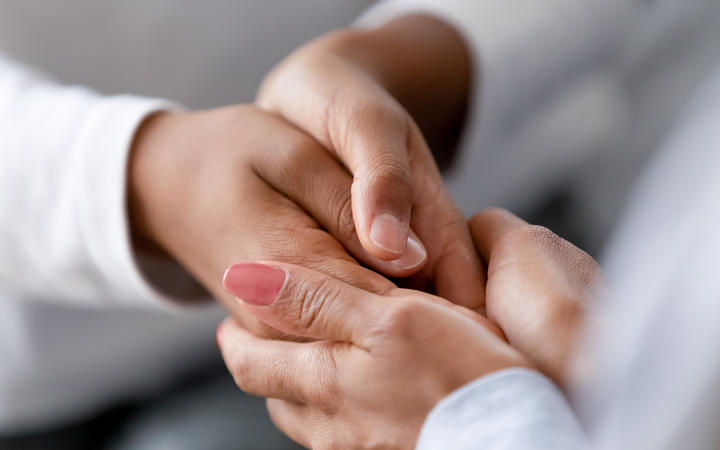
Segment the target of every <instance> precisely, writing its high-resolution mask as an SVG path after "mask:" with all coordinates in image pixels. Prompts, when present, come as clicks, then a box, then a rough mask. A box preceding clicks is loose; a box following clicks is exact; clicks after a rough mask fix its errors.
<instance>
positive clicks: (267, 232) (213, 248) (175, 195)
mask: <svg viewBox="0 0 720 450" xmlns="http://www.w3.org/2000/svg"><path fill="white" fill-rule="evenodd" d="M129 180H130V188H129V189H130V192H129V197H130V198H129V210H130V216H131V220H132V223H133V225H134V229H133V233H134V234H135V236H136V237H137V238H138V240H139V241H140V240H145V241H149V242H150V243H152V244H153V245H154V246H155V247H158V248H160V249H161V250H163V251H164V252H166V253H167V254H169V255H170V256H172V257H173V258H174V259H175V260H177V261H178V262H180V263H181V264H182V265H183V266H184V267H185V268H186V269H187V270H188V271H189V272H190V273H191V274H193V275H194V276H195V278H196V279H198V280H199V281H201V282H202V283H203V284H204V286H205V287H206V288H207V289H208V290H209V291H210V292H211V293H212V294H214V295H215V296H216V297H217V298H219V299H221V300H222V301H223V302H224V303H225V305H226V306H228V307H229V308H230V309H231V310H233V311H234V312H235V313H236V315H237V316H238V317H240V318H241V319H242V318H243V317H245V318H246V319H248V316H245V315H243V314H242V309H241V306H240V305H239V304H238V303H237V302H235V301H234V300H233V299H232V298H231V297H229V296H228V295H227V294H226V293H225V292H224V291H223V289H222V286H221V282H220V280H221V279H222V273H223V271H224V270H225V268H226V267H227V266H228V264H230V263H231V262H235V261H242V260H257V259H263V258H264V259H274V260H279V261H286V262H292V263H295V264H302V265H305V266H307V267H312V268H314V269H317V270H320V271H323V272H325V273H327V274H330V275H332V276H335V277H338V278H340V279H343V280H345V281H348V282H350V283H353V284H356V285H358V286H362V287H363V288H365V289H370V290H374V291H382V290H385V289H387V288H389V287H391V286H392V283H390V282H389V281H387V280H386V279H385V278H384V277H381V276H379V275H377V274H375V273H373V272H371V271H369V270H367V269H365V268H363V267H362V266H360V265H359V264H358V261H359V262H362V263H364V264H366V265H368V266H370V267H372V268H374V269H376V270H378V271H380V272H382V273H385V274H387V275H391V276H396V277H401V276H407V275H410V274H412V273H414V272H417V270H419V269H420V267H422V265H423V264H424V263H425V260H426V254H425V250H424V249H423V248H422V247H421V246H411V247H410V248H409V249H408V251H406V252H405V254H404V256H403V257H402V258H400V259H396V260H393V261H386V260H382V259H379V258H377V257H375V256H372V255H370V254H369V253H368V252H367V251H365V250H364V249H363V247H362V246H361V245H360V242H359V241H358V239H357V235H356V233H355V231H354V227H353V225H352V213H351V210H350V184H351V182H352V178H351V176H350V174H349V173H347V171H346V170H345V169H344V168H343V167H342V165H340V164H339V163H338V162H337V161H336V160H335V159H334V158H333V157H332V156H331V155H330V154H329V153H328V152H327V151H326V150H325V149H324V148H322V146H321V145H320V144H318V143H317V142H316V141H315V140H314V139H312V138H311V137H309V136H307V135H306V134H305V133H303V132H301V131H300V130H298V129H296V128H295V127H294V126H292V125H291V124H289V123H288V122H286V121H285V120H284V119H282V118H280V117H278V116H276V115H274V114H270V113H267V112H263V111H260V110H258V109H257V108H256V107H254V106H233V107H228V108H222V109H216V110H210V111H200V112H191V113H162V114H159V115H157V116H154V117H151V118H150V119H149V120H148V121H147V122H146V123H145V125H144V126H143V127H142V128H141V130H140V131H139V133H138V135H137V138H136V142H135V144H134V148H133V152H132V155H131V159H130V167H129ZM348 252H349V254H348ZM250 319H253V318H252V317H249V320H250ZM246 325H247V326H249V327H251V328H254V329H256V330H257V331H259V328H258V326H259V325H257V324H255V323H254V320H252V321H251V322H246ZM265 331H268V330H265Z"/></svg>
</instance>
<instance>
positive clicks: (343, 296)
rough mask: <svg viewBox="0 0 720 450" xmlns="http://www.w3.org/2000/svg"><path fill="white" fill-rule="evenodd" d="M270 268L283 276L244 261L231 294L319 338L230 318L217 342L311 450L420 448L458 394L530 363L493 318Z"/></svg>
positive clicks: (414, 295)
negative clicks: (269, 331)
mask: <svg viewBox="0 0 720 450" xmlns="http://www.w3.org/2000/svg"><path fill="white" fill-rule="evenodd" d="M268 264H269V265H266V266H265V270H270V271H276V272H279V273H280V274H281V276H279V277H273V276H272V275H270V276H267V277H263V276H261V275H258V272H259V271H260V270H259V269H258V266H260V265H259V264H240V265H235V266H233V267H232V268H231V269H229V271H228V275H226V286H227V287H228V289H230V290H232V291H233V292H234V293H235V294H236V295H238V296H241V297H242V298H243V299H244V300H243V301H242V302H243V303H244V304H245V305H246V307H247V308H248V311H249V312H250V313H252V314H253V315H255V316H256V317H258V318H260V319H261V320H263V321H265V322H266V323H268V324H270V325H271V326H273V327H274V328H277V329H279V330H282V331H284V332H285V333H288V334H293V335H299V336H303V337H306V338H308V339H314V340H318V341H315V342H307V343H290V342H282V341H275V340H265V339H261V338H258V337H256V336H254V335H252V334H251V333H249V332H247V331H246V330H245V329H243V328H242V327H240V326H238V325H236V324H235V323H234V322H233V321H226V322H224V323H223V325H221V327H220V328H219V330H218V342H219V345H220V348H221V350H222V353H223V357H224V358H225V361H226V363H227V365H228V367H229V369H230V371H231V373H232V374H233V376H234V378H235V381H236V382H237V384H238V386H240V387H241V389H243V390H244V391H246V392H248V393H251V394H254V395H259V396H264V397H269V398H270V399H269V400H268V402H267V406H268V409H269V411H270V415H271V417H272V419H273V421H274V422H275V424H276V425H277V426H278V427H279V428H280V429H281V430H283V431H284V432H285V433H287V434H288V435H289V436H290V437H291V438H292V439H294V440H295V441H297V442H299V443H300V444H302V445H305V446H307V447H311V448H318V449H322V448H413V447H414V445H415V441H416V439H417V435H418V433H419V431H420V428H421V426H422V424H423V422H424V420H425V417H426V416H427V414H428V413H429V411H430V410H431V409H432V407H433V406H434V405H435V404H436V403H437V402H438V401H440V400H441V399H442V398H443V397H445V396H446V395H448V394H449V393H450V392H452V391H454V390H455V389H457V388H458V387H460V386H462V385H464V384H466V383H468V382H470V381H472V380H473V379H475V378H477V377H479V376H483V375H485V374H488V373H492V372H495V371H497V370H502V369H504V368H508V367H527V368H529V367H531V364H530V362H529V361H528V360H527V359H526V358H525V357H524V356H522V355H521V354H520V353H519V352H518V351H516V350H514V349H513V348H512V347H510V346H509V345H508V344H507V343H506V342H505V341H503V339H502V338H501V337H500V335H501V334H500V333H499V331H498V330H497V329H496V328H495V327H493V326H492V325H491V324H490V323H489V322H488V321H487V319H485V318H484V317H482V316H481V315H478V314H476V313H474V312H471V311H470V310H468V309H465V313H462V312H460V311H459V309H460V308H462V307H459V306H457V305H452V304H451V303H449V302H447V301H446V300H444V299H441V298H439V297H434V296H432V295H429V294H425V293H422V292H418V291H412V290H406V289H397V288H393V289H389V290H387V291H386V292H384V293H383V294H374V293H371V292H368V291H365V290H362V289H359V288H356V287H353V286H351V285H349V284H347V283H343V282H342V281H340V280H337V279H333V278H329V277H327V276H325V275H323V274H321V273H319V272H315V271H312V270H309V269H306V268H303V267H300V266H292V265H287V264H279V263H275V262H273V263H268ZM238 272H240V273H238ZM229 278H231V279H232V281H228V279H229ZM238 278H240V279H238ZM267 278H274V283H276V287H274V288H272V287H271V286H270V285H269V284H267V282H266V281H265V280H264V279H267ZM258 283H260V284H261V285H260V286H258V285H257V284H258ZM262 283H266V284H262ZM268 301H271V302H272V303H270V304H262V305H257V304H255V303H256V302H259V303H268ZM468 313H469V314H468ZM478 355H482V357H478Z"/></svg>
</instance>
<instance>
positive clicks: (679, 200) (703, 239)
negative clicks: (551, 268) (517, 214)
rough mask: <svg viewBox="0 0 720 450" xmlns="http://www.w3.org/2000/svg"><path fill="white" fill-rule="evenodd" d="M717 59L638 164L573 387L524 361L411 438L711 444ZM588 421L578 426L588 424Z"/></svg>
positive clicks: (718, 284)
mask: <svg viewBox="0 0 720 450" xmlns="http://www.w3.org/2000/svg"><path fill="white" fill-rule="evenodd" d="M718 142H720V65H719V66H718V68H717V70H716V72H715V75H714V76H713V77H712V78H711V79H710V82H709V83H708V84H707V86H706V87H705V88H703V89H702V90H701V91H700V92H699V93H698V96H697V98H696V100H695V101H694V102H693V104H692V105H691V107H690V108H688V109H686V112H685V114H684V116H683V120H682V122H681V124H680V126H679V127H678V128H677V129H676V130H675V131H674V132H673V133H672V134H671V136H670V138H669V139H668V140H667V142H666V144H665V145H664V146H663V148H662V151H661V152H660V153H659V155H658V156H657V158H656V159H655V160H654V161H653V162H652V164H651V166H650V167H649V168H648V171H647V173H646V174H645V176H644V177H643V179H642V180H641V182H640V184H639V186H638V189H637V191H636V192H635V194H634V195H633V197H632V200H631V202H630V204H629V205H628V213H627V215H626V217H625V218H624V220H623V221H622V222H621V227H620V228H619V229H618V233H617V235H616V237H615V239H614V241H613V243H612V245H611V247H610V249H609V251H608V260H607V264H608V268H609V276H610V281H611V282H612V284H613V285H614V288H615V289H616V292H615V295H614V296H613V298H612V299H608V300H607V301H606V303H603V304H600V305H599V307H598V310H597V311H594V314H593V315H594V316H595V320H594V321H593V323H591V326H590V329H589V332H588V336H587V337H586V343H585V345H584V346H583V348H582V349H581V351H580V354H581V355H582V356H580V357H579V358H578V359H579V362H578V366H579V372H580V374H581V375H580V376H579V377H578V379H577V382H576V386H575V392H576V399H575V401H576V403H577V404H579V405H580V409H581V412H582V417H583V418H584V430H583V428H581V426H580V423H579V421H578V420H577V419H576V418H575V417H574V412H573V411H572V410H571V409H570V407H569V405H568V403H567V402H566V401H565V398H564V396H563V394H562V393H561V392H560V391H559V390H558V389H557V388H556V387H555V386H553V384H552V383H551V382H550V381H548V380H547V379H545V378H543V377H542V376H541V375H539V374H538V373H536V372H531V371H527V370H515V369H511V370H505V371H501V372H498V373H495V374H493V375H490V376H486V377H483V378H480V379H478V380H477V381H475V382H473V383H470V384H469V385H468V386H465V387H463V388H461V389H459V390H457V391H456V392H454V393H452V394H451V395H450V396H449V397H448V398H446V399H444V400H443V401H442V402H441V403H440V404H438V405H437V406H436V408H435V409H434V410H433V411H432V412H431V413H430V415H429V417H428V419H427V421H426V423H425V426H424V429H423V431H422V434H421V436H420V441H419V443H418V448H420V449H440V448H453V449H473V448H484V449H492V450H500V449H528V450H530V449H548V450H549V449H553V450H554V449H582V448H595V449H607V450H610V449H644V450H656V449H657V450H660V449H678V448H682V449H711V448H717V446H718V443H720V430H718V428H717V420H718V418H720V388H719V386H720V356H719V355H718V351H717V343H718V342H720V327H718V325H717V324H718V320H720V279H719V278H718V276H717V271H718V268H719V267H720V233H718V223H720V204H719V203H718V199H719V198H720V181H719V180H720V178H719V177H718V170H719V168H720V153H718V151H717V147H718ZM586 432H587V434H586Z"/></svg>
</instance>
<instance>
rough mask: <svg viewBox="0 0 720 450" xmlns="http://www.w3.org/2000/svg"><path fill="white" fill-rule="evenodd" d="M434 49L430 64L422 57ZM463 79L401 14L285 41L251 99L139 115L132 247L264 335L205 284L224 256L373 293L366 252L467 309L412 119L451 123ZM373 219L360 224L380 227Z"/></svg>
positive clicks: (440, 132)
mask: <svg viewBox="0 0 720 450" xmlns="http://www.w3.org/2000/svg"><path fill="white" fill-rule="evenodd" d="M416 26H422V27H423V30H424V33H423V36H422V37H421V38H418V37H417V36H414V34H415V33H414V32H413V30H416V28H415V27H416ZM398 52H402V53H403V54H404V55H405V56H406V57H404V58H397V57H395V56H394V55H396V54H398ZM438 62H439V63H442V64H443V65H444V66H445V68H446V70H443V71H441V72H442V73H437V72H438V71H434V70H430V69H431V68H432V67H433V64H436V63H438ZM468 78H469V69H468V64H467V55H466V52H465V49H464V46H463V44H462V41H461V40H460V39H459V38H458V36H457V35H456V33H455V32H454V31H452V29H450V28H449V27H447V26H446V25H445V24H443V23H442V22H439V21H437V20H434V19H429V18H427V17H422V16H411V17H408V18H403V19H400V20H398V21H396V22H393V23H391V24H388V25H387V26H385V27H382V28H379V29H377V30H374V31H372V32H359V31H356V30H344V31H339V32H334V33H331V34H329V35H327V36H323V37H321V38H319V39H317V40H316V41H313V42H311V43H310V44H308V45H307V46H305V47H303V48H301V49H299V50H298V51H297V52H295V53H294V54H293V55H291V56H290V57H288V59H287V60H286V61H284V62H282V63H281V64H280V65H279V66H278V67H277V68H276V69H275V70H274V71H273V72H272V73H271V74H270V75H269V76H268V77H267V79H266V80H265V82H264V83H263V86H262V89H261V91H260V93H259V95H258V106H257V107H253V106H250V105H238V106H232V107H226V108H220V109H216V110H209V111H198V112H190V113H160V114H156V115H154V116H152V117H150V118H149V119H147V120H146V121H145V123H144V124H143V125H142V127H141V128H140V129H139V131H138V133H137V134H136V137H135V140H134V143H133V148H132V151H131V153H130V159H129V167H128V186H129V187H128V212H129V216H130V221H131V225H132V235H133V240H134V242H135V246H136V250H137V251H138V252H141V253H143V252H147V253H154V254H155V255H156V256H162V257H167V258H171V259H173V260H175V261H177V262H178V263H179V264H181V265H182V266H183V267H184V268H186V269H187V270H188V271H189V273H191V274H192V275H193V277H194V278H195V279H196V280H197V281H198V282H199V283H200V284H201V285H202V287H203V288H204V289H206V290H207V291H209V292H210V293H211V294H212V295H213V296H214V297H216V298H218V299H220V301H221V302H222V303H223V304H224V305H225V306H227V307H228V308H230V310H231V311H232V312H233V313H234V314H235V315H236V316H237V317H238V318H239V319H240V320H241V321H243V322H245V324H246V325H247V326H248V327H250V328H251V329H253V330H255V331H256V332H270V333H272V331H271V330H269V329H267V327H266V326H265V325H263V324H261V323H258V322H257V321H256V320H255V319H254V318H253V317H251V316H248V315H247V314H245V313H244V311H243V308H242V306H239V305H238V304H237V303H236V302H234V301H233V300H232V298H229V297H228V295H227V294H226V293H225V292H224V291H223V290H222V287H221V286H220V282H219V280H220V277H221V274H222V271H223V270H224V269H225V267H227V265H228V264H230V263H231V262H236V261H243V260H245V261H247V260H257V259H267V260H278V261H283V262H290V263H294V264H299V265H303V266H306V267H310V268H313V269H316V270H320V271H323V272H325V273H327V274H329V275H332V276H335V277H337V278H339V279H342V280H344V281H347V282H349V283H351V284H354V285H357V286H361V287H363V288H366V289H369V290H372V291H380V290H382V289H386V288H387V287H388V286H392V283H390V282H389V281H387V279H385V278H384V277H381V276H376V275H372V274H370V273H369V271H367V270H366V269H365V268H364V267H361V266H365V267H369V268H370V269H373V270H374V271H377V272H379V273H382V274H384V275H386V276H388V277H392V278H393V279H394V280H396V282H397V281H399V282H401V283H402V284H403V285H407V286H413V287H416V288H419V289H423V290H425V291H429V292H437V293H438V294H439V295H442V296H443V297H445V298H447V299H450V300H451V301H453V302H456V303H458V304H461V305H464V306H468V307H471V308H473V309H476V310H478V311H482V308H483V307H484V306H483V303H484V298H483V295H484V273H485V269H484V267H483V265H482V263H481V261H480V258H479V257H478V256H477V254H476V252H475V251H474V248H473V244H472V240H471V237H470V234H469V232H468V230H467V226H466V222H465V218H464V217H463V215H462V214H461V212H460V211H459V210H458V209H457V208H456V206H455V205H454V203H453V202H452V199H451V198H450V196H449V194H448V192H447V190H446V189H445V187H444V184H443V182H442V179H441V176H440V173H439V171H438V168H437V166H436V164H435V162H434V160H433V157H432V155H431V153H430V151H429V148H428V145H427V143H426V141H425V139H424V137H423V135H422V133H421V129H420V126H419V125H418V123H419V124H420V125H421V126H422V132H425V133H427V134H428V136H430V137H431V138H432V139H433V140H434V141H437V142H440V141H441V140H442V139H440V138H442V137H443V136H446V135H453V130H455V131H456V129H457V123H458V120H459V119H461V117H462V111H463V108H462V105H464V98H465V96H466V94H467V92H466V91H467V84H468V82H467V79H468ZM408 79H412V80H413V82H412V83H408V82H407V80H408ZM431 88H432V89H431ZM258 108H260V109H258ZM415 118H417V121H416V120H415ZM455 135H456V133H455ZM382 213H385V215H384V217H386V218H387V217H388V214H389V215H390V216H395V215H397V216H398V217H401V219H399V220H398V222H399V223H400V237H399V238H398V239H397V241H398V242H400V244H401V247H402V248H399V249H398V251H396V252H391V251H387V249H384V248H380V247H378V246H377V245H376V243H375V242H374V239H373V233H372V224H373V223H374V219H375V218H377V217H378V216H379V215H380V214H382ZM388 223H390V225H392V221H390V222H388V221H385V225H386V226H384V227H382V228H384V229H383V230H381V231H384V232H382V233H375V238H378V236H380V237H381V238H383V239H381V240H387V239H386V238H388V237H389V238H390V240H391V241H392V240H393V239H392V237H393V233H392V228H393V227H392V226H388ZM388 230H390V231H388ZM375 240H377V239H375ZM407 242H415V245H408V244H407ZM161 288H162V287H161ZM172 288H174V289H175V292H173V294H174V296H175V297H191V296H193V294H194V297H199V296H200V295H199V294H198V292H197V290H194V291H193V292H177V290H179V289H180V288H179V287H177V286H173V287H172Z"/></svg>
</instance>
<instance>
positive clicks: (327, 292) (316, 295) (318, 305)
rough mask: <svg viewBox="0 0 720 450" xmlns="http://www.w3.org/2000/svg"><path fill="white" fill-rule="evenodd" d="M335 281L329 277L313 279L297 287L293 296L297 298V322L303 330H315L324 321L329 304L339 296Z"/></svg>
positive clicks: (298, 283)
mask: <svg viewBox="0 0 720 450" xmlns="http://www.w3.org/2000/svg"><path fill="white" fill-rule="evenodd" d="M333 281H334V280H332V279H331V278H330V277H328V276H322V277H312V278H310V279H307V280H302V281H298V282H297V284H296V285H295V286H296V289H294V291H295V292H293V293H292V295H294V296H295V298H296V305H297V306H296V308H297V310H296V314H297V317H296V320H297V323H298V324H299V325H300V326H301V327H302V328H303V329H312V328H315V326H316V325H317V322H318V321H319V320H323V314H324V311H325V309H326V308H327V303H328V302H329V301H331V299H332V298H334V297H337V296H338V294H339V292H338V288H337V283H333Z"/></svg>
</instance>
